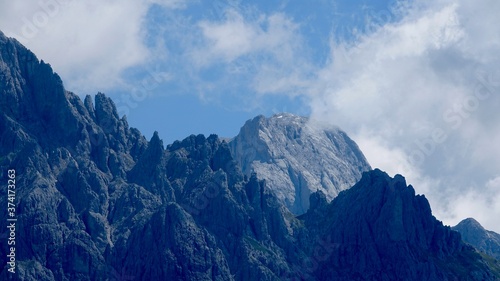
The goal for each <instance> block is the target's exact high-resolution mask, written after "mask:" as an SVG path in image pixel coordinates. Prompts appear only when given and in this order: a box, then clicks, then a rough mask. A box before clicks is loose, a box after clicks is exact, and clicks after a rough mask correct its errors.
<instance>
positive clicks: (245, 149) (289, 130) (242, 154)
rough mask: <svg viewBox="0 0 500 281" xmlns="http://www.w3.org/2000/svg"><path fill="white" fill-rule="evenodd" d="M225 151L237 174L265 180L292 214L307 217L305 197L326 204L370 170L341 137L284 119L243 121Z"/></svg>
mask: <svg viewBox="0 0 500 281" xmlns="http://www.w3.org/2000/svg"><path fill="white" fill-rule="evenodd" d="M230 147H231V152H232V153H233V155H234V156H235V159H236V160H237V161H238V163H239V164H240V166H241V167H242V170H243V173H244V174H246V175H250V174H251V173H252V172H256V173H257V174H258V175H259V177H260V178H263V179H265V180H266V181H267V183H268V185H269V186H270V188H271V189H272V191H273V192H274V193H275V194H276V196H277V197H278V198H279V199H280V200H281V201H282V202H283V203H284V204H285V205H286V206H287V207H288V208H289V210H290V211H291V212H292V213H294V214H303V213H305V212H306V211H307V209H308V208H309V195H310V194H311V193H313V192H316V191H317V190H321V191H322V192H323V193H324V194H325V195H326V198H327V200H328V201H331V200H332V199H333V198H334V197H335V196H337V194H338V193H339V192H340V191H342V190H345V189H347V188H349V187H351V186H352V185H353V184H355V183H356V182H357V181H358V180H359V179H360V178H361V173H362V172H364V171H368V170H370V169H371V168H370V165H369V164H368V162H367V161H366V159H365V157H364V156H363V153H362V152H361V151H360V150H359V148H358V146H357V145H356V143H355V142H354V141H352V140H351V139H350V138H349V137H348V136H347V134H346V133H344V132H343V131H341V130H339V129H337V128H332V127H325V126H324V125H322V124H319V123H315V122H313V121H311V120H309V119H308V118H305V117H299V116H295V115H292V114H288V113H281V114H276V115H274V116H272V117H270V118H265V117H264V116H258V117H256V118H254V119H252V120H249V121H247V122H246V124H245V125H244V126H243V127H242V128H241V130H240V133H239V134H238V136H236V137H235V138H234V139H233V140H232V141H231V142H230Z"/></svg>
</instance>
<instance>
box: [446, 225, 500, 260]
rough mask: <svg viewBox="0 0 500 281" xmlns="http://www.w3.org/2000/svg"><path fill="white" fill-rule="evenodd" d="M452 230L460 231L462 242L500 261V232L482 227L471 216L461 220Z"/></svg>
mask: <svg viewBox="0 0 500 281" xmlns="http://www.w3.org/2000/svg"><path fill="white" fill-rule="evenodd" d="M453 230H455V231H458V232H460V234H461V235H462V239H463V240H464V242H466V243H469V244H471V245H472V246H474V247H475V248H476V249H478V250H480V251H482V252H484V253H486V254H488V255H490V256H492V257H494V258H496V259H497V260H499V261H500V234H498V233H496V232H493V231H489V230H486V229H484V227H483V226H481V224H479V222H477V221H476V220H475V219H473V218H468V219H465V220H463V221H461V222H460V223H459V224H457V225H456V226H454V227H453Z"/></svg>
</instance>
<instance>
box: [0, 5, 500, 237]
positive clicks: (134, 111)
mask: <svg viewBox="0 0 500 281" xmlns="http://www.w3.org/2000/svg"><path fill="white" fill-rule="evenodd" d="M499 12H500V2H498V1H497V0H478V1H474V2H473V1H470V0H434V1H430V0H413V1H410V0H406V1H396V0H391V1H346V0H337V1H335V0H316V1H307V2H305V1H293V0H288V1H242V0H216V1H201V0H198V1H196V0H146V1H118V0H100V1H99V0H88V1H78V0H40V1H39V2H37V5H34V4H33V3H32V1H29V0H18V1H1V2H0V29H1V30H2V31H3V32H4V33H6V35H7V36H11V37H15V38H17V39H18V40H19V41H20V42H21V43H23V44H25V45H26V46H27V47H28V48H30V49H31V50H33V51H34V52H35V53H36V54H37V56H38V57H39V58H42V59H44V60H45V61H47V62H49V63H51V65H52V66H53V68H54V69H55V71H56V72H58V73H59V74H60V75H61V77H62V78H63V80H64V83H65V86H66V88H67V89H68V90H71V91H73V92H75V93H77V94H79V95H80V96H84V95H86V94H90V95H94V94H95V93H97V92H99V91H100V92H104V93H106V94H107V95H109V96H111V97H112V98H113V99H114V100H115V103H116V105H117V107H118V111H119V113H121V114H126V115H127V118H128V121H129V124H130V125H131V126H133V127H137V128H139V129H140V130H141V131H142V132H143V134H144V135H145V136H146V137H147V138H148V139H149V138H150V137H151V136H152V133H153V131H155V130H157V131H158V132H159V133H160V137H161V138H163V140H164V143H166V144H167V143H171V142H172V141H174V140H176V139H182V138H184V137H186V136H188V135H189V134H198V133H203V134H210V133H216V134H218V135H220V136H223V137H232V136H235V135H236V134H237V133H238V130H239V128H240V127H241V126H242V125H243V124H244V122H245V121H246V120H248V119H250V118H252V117H254V116H256V115H258V114H264V115H267V116H269V115H272V114H274V113H278V112H292V113H295V114H299V115H308V116H312V118H315V119H318V120H320V121H322V122H325V123H328V124H332V125H337V126H339V127H340V128H342V129H344V130H345V131H347V133H348V134H349V135H350V136H351V137H352V138H354V139H355V141H356V142H357V143H358V144H359V146H360V147H361V149H362V150H363V152H364V153H365V155H366V156H367V158H368V160H369V162H370V163H371V165H372V166H373V167H379V168H381V169H382V170H386V171H388V172H389V173H390V174H396V173H401V174H403V175H405V176H406V177H407V179H408V181H409V182H410V183H412V184H413V185H414V186H415V188H416V190H417V192H419V193H424V194H426V196H427V197H428V198H429V200H430V202H431V205H432V207H433V211H434V214H435V215H436V216H437V217H438V218H439V219H441V220H443V221H444V222H445V223H447V224H456V223H457V222H458V221H460V220H461V219H464V218H466V217H474V218H476V219H477V220H478V221H479V222H481V223H482V224H483V225H485V226H486V227H487V228H490V229H493V230H495V231H497V232H500V223H499V222H498V217H500V149H499V148H498V143H500V114H499V113H498V112H499V111H498V108H499V106H500V97H499V96H500V71H499V70H498V65H500V57H499V53H500V25H498V20H497V15H498V13H499Z"/></svg>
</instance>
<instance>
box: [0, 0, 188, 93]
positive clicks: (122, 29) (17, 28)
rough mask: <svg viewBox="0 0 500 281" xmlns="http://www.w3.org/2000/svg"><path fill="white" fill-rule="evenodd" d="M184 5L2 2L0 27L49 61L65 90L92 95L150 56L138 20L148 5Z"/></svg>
mask: <svg viewBox="0 0 500 281" xmlns="http://www.w3.org/2000/svg"><path fill="white" fill-rule="evenodd" d="M184 2H185V1H181V0H159V1H117V0H107V1H98V0H89V1H73V0H41V1H38V2H36V4H35V3H33V1H27V0H19V1H2V3H1V7H0V29H2V30H3V31H4V33H6V35H7V36H12V37H15V38H16V39H18V40H19V41H20V42H21V43H23V44H24V45H25V46H27V47H28V48H30V49H31V50H32V51H34V52H35V53H36V54H37V56H38V57H39V58H41V59H43V60H45V61H47V62H49V63H50V64H51V65H52V66H53V68H54V69H55V71H57V72H58V73H59V74H60V75H61V76H62V78H63V80H64V82H65V85H66V87H67V88H68V89H69V90H73V91H76V92H78V93H79V94H95V93H96V92H97V91H103V90H108V89H111V88H113V87H117V86H119V85H120V84H121V83H122V81H121V74H122V71H123V70H125V69H127V68H129V67H133V66H137V65H141V64H143V63H145V62H146V61H147V60H148V59H149V58H150V53H149V50H148V49H147V48H146V47H145V45H144V35H145V34H144V32H145V31H144V30H143V25H142V23H143V21H144V17H145V16H146V15H147V12H148V9H149V7H151V5H152V4H158V5H160V6H162V7H166V8H181V7H182V5H183V3H184Z"/></svg>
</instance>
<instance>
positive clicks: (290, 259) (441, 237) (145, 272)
mask: <svg viewBox="0 0 500 281" xmlns="http://www.w3.org/2000/svg"><path fill="white" fill-rule="evenodd" d="M0 69H1V72H0V110H1V111H0V142H1V143H0V144H1V145H0V170H1V171H6V170H7V169H15V170H16V175H17V178H16V186H17V188H16V202H15V203H16V206H17V208H16V216H17V219H18V221H17V225H16V245H15V246H16V265H17V267H16V272H17V273H16V276H14V275H11V274H10V273H9V272H8V271H7V269H8V268H9V266H8V265H7V263H6V257H7V254H8V250H7V247H6V244H3V245H2V246H1V247H0V257H1V258H0V261H1V262H2V265H3V266H2V268H1V272H0V279H1V280H17V279H19V280H42V281H44V280H301V279H302V280H401V279H404V280H495V279H494V277H492V275H491V272H490V269H488V268H487V267H486V266H485V265H484V264H483V263H482V260H481V258H480V257H479V256H477V255H475V254H474V251H473V250H472V249H471V248H469V247H468V246H466V245H465V244H463V243H462V242H461V241H460V237H459V235H458V234H457V233H455V232H452V231H450V230H449V228H446V227H444V226H443V225H442V224H441V223H440V222H438V221H436V220H435V218H434V217H432V215H431V211H430V207H429V205H428V203H427V200H426V199H425V198H424V197H422V196H415V194H414V191H413V189H412V188H411V187H407V186H406V184H405V183H404V180H402V177H396V178H395V179H391V178H389V177H388V176H387V175H386V174H384V173H383V172H381V171H378V170H375V171H371V172H367V173H365V174H364V175H363V178H362V179H361V181H360V182H359V183H358V184H356V185H355V186H354V187H353V188H351V189H349V190H346V191H343V192H341V193H340V194H339V196H338V197H337V198H335V199H334V200H333V201H332V202H331V203H328V201H327V196H326V195H325V194H324V193H323V192H322V191H318V192H317V193H313V194H312V195H311V196H310V208H309V211H308V212H307V213H306V214H304V215H302V216H300V217H298V218H297V217H295V216H294V215H292V214H291V213H290V212H289V211H288V209H287V208H286V207H285V206H284V205H283V204H281V202H280V200H279V199H278V198H277V197H276V195H275V193H274V192H271V191H270V190H271V189H272V187H271V186H270V183H269V182H266V181H264V180H260V179H259V178H258V175H256V174H251V175H250V177H248V178H246V177H244V174H243V173H242V171H241V170H240V168H239V166H238V164H237V162H236V161H235V160H233V156H232V154H231V152H230V147H229V145H228V144H227V143H226V142H224V141H221V140H220V139H219V138H218V137H217V136H215V135H212V136H209V137H208V138H207V137H205V136H202V135H198V136H194V135H192V136H189V137H187V138H186V139H184V140H182V141H176V142H174V143H173V144H171V145H167V146H166V147H165V146H164V144H163V142H162V141H161V139H160V137H159V136H158V134H156V133H155V134H154V135H153V137H152V138H151V140H149V141H147V140H146V139H145V138H144V137H143V136H142V135H141V134H140V132H139V131H138V130H137V129H133V128H130V127H129V126H128V124H127V122H126V120H125V118H119V116H118V115H117V113H116V108H115V106H114V104H113V101H112V100H111V99H109V98H108V97H106V96H105V95H103V94H97V95H96V96H95V98H94V99H92V98H91V97H86V98H85V100H84V101H82V100H80V98H79V97H78V96H76V95H74V94H73V93H71V92H68V91H65V90H64V88H63V85H62V82H61V80H60V79H59V77H58V76H57V75H56V74H55V73H53V72H52V69H51V68H50V66H49V65H47V64H45V63H43V62H39V61H38V60H37V58H36V57H35V56H34V55H33V54H32V53H30V52H29V51H28V50H27V49H25V48H24V47H23V46H21V45H20V44H19V43H18V42H16V41H14V40H11V39H7V38H5V37H4V36H3V34H1V33H0ZM0 205H2V206H6V205H7V197H6V196H1V197H0ZM6 211H7V210H6V208H1V209H0V214H1V216H2V217H4V218H5V217H7V213H6Z"/></svg>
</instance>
